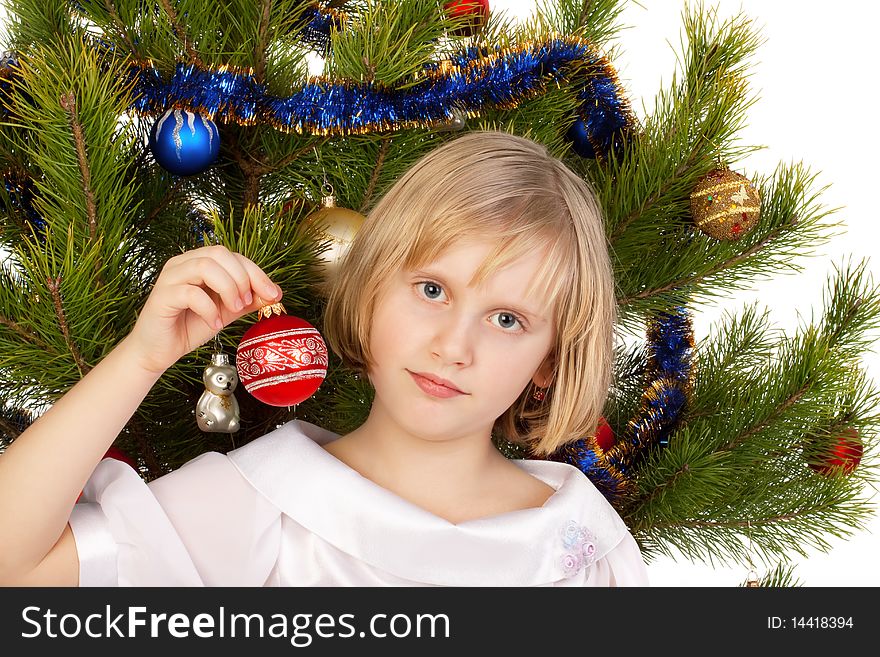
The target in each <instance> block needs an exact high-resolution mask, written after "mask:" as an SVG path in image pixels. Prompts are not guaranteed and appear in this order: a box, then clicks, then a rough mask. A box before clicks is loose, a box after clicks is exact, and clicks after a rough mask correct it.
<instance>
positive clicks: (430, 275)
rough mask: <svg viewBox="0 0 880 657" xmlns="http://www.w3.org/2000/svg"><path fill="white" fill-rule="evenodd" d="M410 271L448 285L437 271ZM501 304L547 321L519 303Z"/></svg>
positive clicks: (536, 318) (532, 317)
mask: <svg viewBox="0 0 880 657" xmlns="http://www.w3.org/2000/svg"><path fill="white" fill-rule="evenodd" d="M410 273H411V274H412V275H413V276H424V277H426V278H432V279H434V280H436V281H437V282H438V283H442V284H443V285H444V286H446V287H449V284H448V283H447V282H446V280H445V279H444V277H443V276H441V275H440V274H438V273H437V272H433V271H429V270H427V269H417V270H413V271H411V272H410ZM502 305H503V306H505V307H507V308H510V310H513V311H515V312H517V313H519V314H521V315H525V316H526V317H528V318H529V319H531V320H537V321H540V322H546V321H547V319H546V318H545V317H544V316H542V315H539V314H538V313H537V312H535V311H534V310H531V309H529V308H525V307H523V306H520V305H519V304H515V303H507V302H504V303H502Z"/></svg>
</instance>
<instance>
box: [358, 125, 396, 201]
mask: <svg viewBox="0 0 880 657" xmlns="http://www.w3.org/2000/svg"><path fill="white" fill-rule="evenodd" d="M390 146H391V137H386V138H384V139H383V140H382V145H381V146H380V147H379V156H378V157H377V158H376V166H374V167H373V173H372V175H370V182H369V183H367V191H365V192H364V200H363V202H362V203H361V207H360V208H359V209H358V212H360V213H361V214H363V213H364V212H365V211H366V210H367V208H369V207H370V202H371V201H372V199H373V192H374V191H375V189H376V182H377V181H378V180H379V172H380V171H381V170H382V165H383V164H385V157H386V156H387V155H388V149H389V147H390Z"/></svg>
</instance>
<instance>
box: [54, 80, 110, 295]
mask: <svg viewBox="0 0 880 657" xmlns="http://www.w3.org/2000/svg"><path fill="white" fill-rule="evenodd" d="M61 107H62V108H63V109H64V111H65V112H67V116H68V121H69V123H70V130H71V132H72V133H73V142H74V144H75V146H76V159H77V161H78V163H79V171H80V176H81V177H82V187H83V192H84V193H85V197H86V216H87V217H88V220H89V235H90V236H91V241H92V243H94V242H95V240H97V238H98V209H97V206H96V204H95V193H94V192H93V191H92V174H91V172H90V171H89V158H88V155H87V154H86V141H85V138H84V137H83V130H82V125H81V124H80V121H79V116H78V115H77V111H76V96H75V95H74V94H73V92H68V93H66V94H62V95H61ZM102 271H103V266H102V264H101V261H100V260H96V261H95V287H96V289H98V290H100V289H101V288H102V287H104V276H103V274H102Z"/></svg>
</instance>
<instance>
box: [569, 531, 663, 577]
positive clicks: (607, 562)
mask: <svg viewBox="0 0 880 657" xmlns="http://www.w3.org/2000/svg"><path fill="white" fill-rule="evenodd" d="M584 586H649V583H648V568H647V567H646V566H645V562H644V560H643V559H642V553H641V552H640V551H639V546H638V544H637V543H636V541H635V539H634V538H633V537H632V534H630V533H629V532H626V533H625V534H624V535H623V537H622V538H621V539H620V542H618V543H617V545H615V546H614V547H613V548H611V550H610V551H609V552H608V553H607V554H605V556H604V557H602V558H601V559H598V560H596V562H595V563H593V564H592V566H591V567H590V572H589V576H588V577H587V578H586V581H585V582H584Z"/></svg>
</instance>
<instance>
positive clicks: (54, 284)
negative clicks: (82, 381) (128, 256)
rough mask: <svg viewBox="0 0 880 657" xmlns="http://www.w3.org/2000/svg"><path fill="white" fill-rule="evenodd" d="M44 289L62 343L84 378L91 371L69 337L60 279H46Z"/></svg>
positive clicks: (58, 277) (49, 277)
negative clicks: (49, 300)
mask: <svg viewBox="0 0 880 657" xmlns="http://www.w3.org/2000/svg"><path fill="white" fill-rule="evenodd" d="M46 287H47V288H48V289H49V294H51V295H52V305H53V306H54V307H55V316H56V317H57V318H58V326H59V327H60V328H61V334H62V335H63V336H64V342H65V343H66V344H67V348H68V350H69V351H70V353H71V355H72V356H73V360H74V362H75V363H76V366H77V367H78V368H79V373H80V376H81V377H82V376H85V375H86V374H88V373H89V372H90V371H91V369H92V367H91V365H89V364H88V363H86V361H85V359H84V358H83V357H82V354H81V353H80V351H79V348H78V347H77V345H76V342H75V341H74V340H73V337H72V336H71V335H70V328H69V327H68V325H67V314H66V313H65V312H64V304H63V303H62V301H61V277H60V276H56V277H55V278H52V277H51V276H48V277H46Z"/></svg>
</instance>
